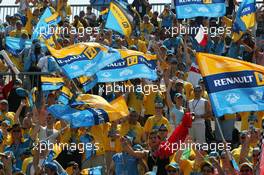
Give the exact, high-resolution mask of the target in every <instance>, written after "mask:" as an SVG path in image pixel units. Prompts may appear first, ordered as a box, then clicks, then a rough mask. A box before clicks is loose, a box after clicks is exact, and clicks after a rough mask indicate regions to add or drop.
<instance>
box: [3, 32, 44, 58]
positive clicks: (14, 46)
mask: <svg viewBox="0 0 264 175" xmlns="http://www.w3.org/2000/svg"><path fill="white" fill-rule="evenodd" d="M31 45H32V41H31V40H29V39H26V40H25V39H22V38H15V37H10V36H7V37H5V46H6V50H7V51H8V52H9V53H10V54H12V55H13V56H15V57H18V56H21V54H22V52H23V50H24V49H25V48H30V47H31ZM41 48H43V49H44V50H46V49H47V48H46V45H45V44H44V43H41Z"/></svg>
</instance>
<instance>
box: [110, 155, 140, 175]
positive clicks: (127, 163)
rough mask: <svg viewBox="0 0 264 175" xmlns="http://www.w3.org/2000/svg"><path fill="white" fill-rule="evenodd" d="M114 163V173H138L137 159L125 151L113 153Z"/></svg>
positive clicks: (126, 174) (118, 174) (136, 174)
mask: <svg viewBox="0 0 264 175" xmlns="http://www.w3.org/2000/svg"><path fill="white" fill-rule="evenodd" d="M113 161H114V163H115V174H116V175H120V174H125V175H138V174H139V172H138V168H137V165H138V159H136V158H135V157H132V156H130V155H129V154H127V153H123V152H122V153H116V154H115V155H113Z"/></svg>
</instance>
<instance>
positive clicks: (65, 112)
mask: <svg viewBox="0 0 264 175" xmlns="http://www.w3.org/2000/svg"><path fill="white" fill-rule="evenodd" d="M116 100H120V101H119V102H120V103H121V104H126V103H125V102H124V103H123V102H122V100H125V99H124V97H122V96H121V97H119V98H118V99H116ZM126 108H127V106H125V107H122V109H126ZM48 111H49V112H50V113H51V114H52V116H54V117H55V118H58V119H62V120H66V121H67V122H69V123H70V125H71V127H72V128H79V127H89V126H94V125H99V124H103V123H106V122H109V121H114V120H118V119H120V118H123V117H126V116H127V115H128V113H127V111H128V109H126V110H125V111H123V110H120V109H118V108H117V107H116V106H114V105H112V104H111V103H108V102H107V101H106V100H105V99H104V98H102V97H100V96H97V95H91V94H81V95H79V96H78V97H77V98H76V101H75V102H73V103H71V104H70V105H62V104H55V105H52V106H50V107H49V108H48Z"/></svg>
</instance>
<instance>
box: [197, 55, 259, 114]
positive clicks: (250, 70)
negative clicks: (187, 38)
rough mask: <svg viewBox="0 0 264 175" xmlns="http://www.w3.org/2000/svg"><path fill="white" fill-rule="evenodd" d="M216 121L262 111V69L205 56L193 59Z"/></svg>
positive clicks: (229, 59)
mask: <svg viewBox="0 0 264 175" xmlns="http://www.w3.org/2000/svg"><path fill="white" fill-rule="evenodd" d="M196 58H197V62H198V65H199V69H200V71H201V74H202V76H203V79H204V81H205V86H206V89H207V92H208V94H209V97H210V102H211V105H212V109H213V111H214V114H215V115H216V116H217V117H220V116H223V115H225V114H234V113H236V112H244V111H262V110H264V87H263V86H264V77H263V75H264V67H263V66H260V65H256V64H253V63H249V62H245V61H241V60H237V59H232V58H228V57H223V56H217V55H212V54H206V53H198V54H197V55H196Z"/></svg>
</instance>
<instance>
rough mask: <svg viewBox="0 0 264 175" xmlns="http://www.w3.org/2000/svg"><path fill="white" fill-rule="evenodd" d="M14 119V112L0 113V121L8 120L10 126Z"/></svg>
mask: <svg viewBox="0 0 264 175" xmlns="http://www.w3.org/2000/svg"><path fill="white" fill-rule="evenodd" d="M14 117H15V113H14V112H1V111H0V121H4V120H8V121H9V122H10V125H11V126H12V125H13V124H14Z"/></svg>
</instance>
